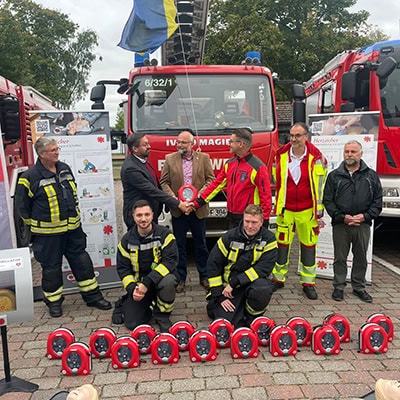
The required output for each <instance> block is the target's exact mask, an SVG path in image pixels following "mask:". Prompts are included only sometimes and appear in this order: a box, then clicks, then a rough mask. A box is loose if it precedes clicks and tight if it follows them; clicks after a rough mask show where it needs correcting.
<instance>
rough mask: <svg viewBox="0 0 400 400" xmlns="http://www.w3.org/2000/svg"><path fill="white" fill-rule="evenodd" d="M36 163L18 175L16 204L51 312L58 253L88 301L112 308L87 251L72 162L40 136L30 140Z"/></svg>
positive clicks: (56, 296)
mask: <svg viewBox="0 0 400 400" xmlns="http://www.w3.org/2000/svg"><path fill="white" fill-rule="evenodd" d="M35 150H36V153H37V155H38V159H37V162H36V164H35V165H34V166H33V167H32V168H30V169H29V170H28V171H26V172H24V173H23V174H22V175H21V177H20V178H19V180H18V185H17V189H16V194H15V198H16V207H18V209H19V212H20V214H21V216H22V218H23V219H24V222H25V223H26V224H27V225H29V226H30V230H31V234H32V249H33V253H34V255H35V258H36V260H37V261H38V262H39V263H40V264H41V266H42V291H43V296H44V301H45V303H46V304H47V306H48V308H49V313H50V315H51V316H52V317H60V316H61V315H62V307H61V304H62V302H63V301H64V297H63V277H62V270H61V266H62V257H63V256H65V257H66V259H67V260H68V263H69V266H70V267H71V270H72V273H73V275H74V277H75V279H76V281H77V283H78V287H79V290H80V293H81V295H82V298H83V300H84V301H85V303H86V304H87V305H88V306H89V307H96V308H99V309H101V310H109V309H111V303H110V302H108V301H107V300H105V299H104V298H103V295H102V293H101V291H100V288H99V285H98V283H97V280H96V277H95V274H94V270H93V263H92V260H91V259H90V256H89V254H88V253H87V252H86V250H85V249H86V234H85V233H84V232H83V230H82V227H81V220H80V211H79V206H78V197H77V193H76V183H75V180H74V176H73V174H72V171H71V168H70V167H69V166H68V165H67V164H65V163H63V162H61V161H59V159H58V158H59V148H58V145H57V142H56V141H55V140H54V139H49V138H46V137H41V138H39V139H38V140H37V141H36V143H35Z"/></svg>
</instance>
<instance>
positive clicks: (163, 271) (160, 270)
mask: <svg viewBox="0 0 400 400" xmlns="http://www.w3.org/2000/svg"><path fill="white" fill-rule="evenodd" d="M154 271H157V272H158V273H159V274H160V275H161V276H162V277H164V276H166V275H167V274H169V270H168V268H167V267H166V266H165V265H164V264H158V265H157V267H155V268H154Z"/></svg>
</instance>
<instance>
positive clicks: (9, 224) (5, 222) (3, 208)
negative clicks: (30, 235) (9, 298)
mask: <svg viewBox="0 0 400 400" xmlns="http://www.w3.org/2000/svg"><path fill="white" fill-rule="evenodd" d="M0 133H1V129H0ZM5 159H6V157H5V155H4V147H3V140H2V135H0V232H1V235H0V250H5V249H12V248H13V247H17V246H16V238H15V228H14V221H13V219H12V205H11V196H10V187H9V182H8V176H7V167H6V162H5ZM0 281H1V280H0ZM0 312H1V309H0Z"/></svg>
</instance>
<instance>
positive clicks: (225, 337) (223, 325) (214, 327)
mask: <svg viewBox="0 0 400 400" xmlns="http://www.w3.org/2000/svg"><path fill="white" fill-rule="evenodd" d="M208 330H209V331H210V332H211V333H212V334H213V335H214V336H215V339H216V341H217V347H219V348H223V347H229V346H230V344H231V336H232V333H233V331H234V330H235V327H234V326H233V324H232V323H231V322H230V321H228V320H227V319H224V318H219V319H216V320H215V321H213V322H212V323H211V324H210V325H209V327H208Z"/></svg>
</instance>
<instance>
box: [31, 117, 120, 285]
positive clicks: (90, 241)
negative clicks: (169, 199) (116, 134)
mask: <svg viewBox="0 0 400 400" xmlns="http://www.w3.org/2000/svg"><path fill="white" fill-rule="evenodd" d="M30 119H31V129H32V135H33V140H34V142H36V140H37V138H39V137H42V136H48V137H54V138H55V139H56V140H57V143H58V146H59V147H60V161H63V162H65V163H67V164H68V165H69V166H70V167H71V169H72V171H73V174H74V176H75V180H76V183H77V193H78V198H79V208H80V211H81V220H82V227H83V230H84V231H85V233H86V235H87V248H86V250H87V252H88V253H89V255H90V257H91V259H92V261H93V265H94V268H95V273H96V276H97V279H98V281H99V283H100V284H105V283H111V282H118V284H120V280H119V278H118V276H117V274H116V271H115V266H116V253H117V245H118V231H117V218H116V211H115V194H114V180H113V168H112V155H111V142H110V127H109V116H108V112H105V111H88V112H75V111H74V112H71V111H63V112H60V111H57V112H53V111H51V112H32V113H31V115H30ZM63 270H64V272H65V279H64V284H65V287H68V286H70V287H74V288H75V286H76V284H75V282H74V277H73V275H72V273H71V270H70V268H69V266H68V262H67V261H66V260H64V262H63ZM69 282H70V283H69Z"/></svg>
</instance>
